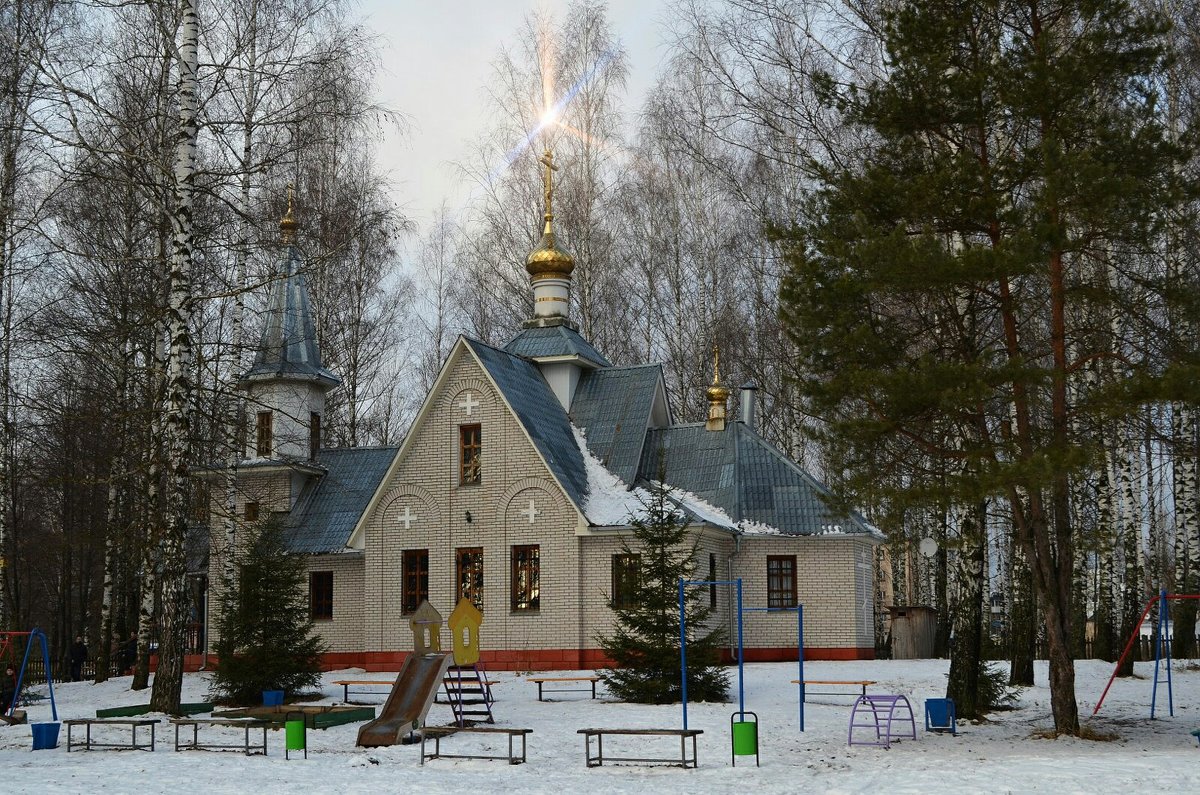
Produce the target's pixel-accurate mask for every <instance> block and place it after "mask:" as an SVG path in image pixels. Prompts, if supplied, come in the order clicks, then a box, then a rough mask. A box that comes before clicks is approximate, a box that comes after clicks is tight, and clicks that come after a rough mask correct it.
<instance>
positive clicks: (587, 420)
mask: <svg viewBox="0 0 1200 795" xmlns="http://www.w3.org/2000/svg"><path fill="white" fill-rule="evenodd" d="M661 379H662V366H661V365H657V364H649V365H640V366H637V367H608V368H605V369H603V370H591V371H588V372H585V373H583V375H582V376H580V379H579V386H578V387H576V389H575V398H574V400H572V401H571V421H572V422H574V423H575V425H576V426H577V427H579V428H582V429H583V431H584V434H585V436H586V439H587V446H588V450H590V451H591V453H592V455H594V456H595V457H596V458H597V459H598V460H599V461H600V463H601V464H603V465H604V466H605V467H607V468H608V470H609V471H610V472H612V473H613V474H614V475H616V476H617V477H619V478H620V479H621V480H623V481H625V482H626V483H633V482H634V481H635V480H636V479H637V474H638V465H639V464H640V462H641V458H642V446H643V443H644V442H645V441H646V428H648V427H649V426H650V413H651V411H652V410H653V408H654V395H655V391H656V390H657V389H658V384H659V382H660V380H661Z"/></svg>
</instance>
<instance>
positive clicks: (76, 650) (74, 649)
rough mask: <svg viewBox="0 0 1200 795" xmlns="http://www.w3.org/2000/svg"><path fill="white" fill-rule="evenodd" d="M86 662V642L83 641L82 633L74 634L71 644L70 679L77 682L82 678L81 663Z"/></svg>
mask: <svg viewBox="0 0 1200 795" xmlns="http://www.w3.org/2000/svg"><path fill="white" fill-rule="evenodd" d="M85 662H87V644H86V643H84V642H83V636H82V635H76V636H75V642H74V643H73V644H71V681H72V682H78V681H80V680H82V679H83V664H84V663H85Z"/></svg>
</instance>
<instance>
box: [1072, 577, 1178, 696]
mask: <svg viewBox="0 0 1200 795" xmlns="http://www.w3.org/2000/svg"><path fill="white" fill-rule="evenodd" d="M1168 599H1200V594H1179V593H1167V592H1166V591H1165V590H1164V591H1159V593H1158V596H1156V597H1154V598H1153V599H1151V600H1150V601H1148V602H1146V609H1145V610H1143V611H1142V615H1141V617H1140V618H1138V620H1137V623H1136V624H1134V625H1133V634H1132V635H1130V636H1129V641H1128V642H1127V643H1126V644H1125V651H1123V652H1121V657H1120V659H1118V660H1117V666H1116V668H1114V669H1113V672H1112V676H1110V677H1109V678H1108V684H1107V685H1105V686H1104V692H1103V693H1101V694H1100V700H1099V701H1097V702H1096V708H1095V709H1093V710H1092V715H1093V716H1094V715H1095V714H1096V713H1097V712H1099V711H1100V707H1101V706H1102V705H1103V704H1104V697H1105V696H1107V695H1108V689H1109V688H1110V687H1112V683H1113V680H1115V679H1116V678H1117V671H1119V670H1121V663H1123V662H1125V658H1126V657H1128V656H1129V651H1130V649H1132V648H1133V642H1134V641H1135V640H1137V637H1138V633H1139V632H1140V631H1141V628H1142V622H1143V621H1145V620H1146V616H1148V615H1150V608H1152V607H1154V605H1155V603H1156V602H1157V603H1158V606H1159V607H1158V624H1157V628H1156V631H1155V636H1156V637H1157V639H1158V642H1157V643H1155V644H1154V690H1153V691H1152V692H1151V695H1150V717H1151V718H1153V717H1154V709H1155V707H1156V706H1157V702H1158V683H1159V678H1160V677H1159V674H1160V672H1162V671H1163V670H1164V669H1165V671H1166V680H1167V709H1168V710H1169V714H1170V715H1171V716H1172V717H1174V715H1175V695H1174V692H1173V691H1172V689H1171V644H1170V643H1168V642H1167V636H1166V633H1165V632H1164V631H1163V630H1164V629H1165V628H1166V626H1167V600H1168ZM1164 662H1165V663H1166V665H1165V666H1164V665H1163V663H1164Z"/></svg>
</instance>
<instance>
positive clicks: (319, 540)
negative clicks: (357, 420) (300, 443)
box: [284, 447, 398, 554]
mask: <svg viewBox="0 0 1200 795" xmlns="http://www.w3.org/2000/svg"><path fill="white" fill-rule="evenodd" d="M397 449H398V448H396V447H347V448H338V449H333V450H322V451H321V453H320V455H319V457H318V463H319V464H320V465H321V466H322V467H324V469H325V470H326V471H325V474H324V475H322V476H321V477H319V478H314V479H312V480H310V481H309V483H308V485H307V486H305V488H304V490H303V491H302V492H301V493H300V497H299V499H298V500H297V501H296V505H295V507H294V508H293V509H292V512H291V514H290V516H289V517H288V520H287V529H286V530H285V533H284V538H285V542H286V543H287V546H288V549H290V550H291V551H292V552H298V553H307V554H323V553H328V552H341V551H342V550H344V549H345V548H346V543H347V542H348V541H349V540H350V534H351V533H352V532H353V531H354V527H355V525H357V524H358V520H359V518H360V517H361V516H362V514H363V511H365V510H366V508H367V503H369V502H370V501H371V497H372V496H373V495H374V494H375V490H376V489H377V488H378V487H379V484H380V482H381V481H382V480H383V478H384V475H386V474H387V470H388V467H389V466H390V465H391V463H392V460H393V459H394V458H395V457H396V451H397Z"/></svg>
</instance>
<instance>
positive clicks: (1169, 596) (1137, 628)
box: [1092, 593, 1200, 717]
mask: <svg viewBox="0 0 1200 795" xmlns="http://www.w3.org/2000/svg"><path fill="white" fill-rule="evenodd" d="M1159 599H1200V594H1194V593H1186V594H1184V593H1169V594H1163V595H1161V596H1156V597H1154V598H1153V599H1151V600H1150V601H1149V602H1146V609H1145V610H1143V611H1142V617H1141V618H1139V619H1138V620H1137V623H1136V624H1134V625H1133V634H1132V635H1130V636H1129V642H1128V643H1126V644H1125V651H1123V652H1121V659H1119V660H1117V665H1116V667H1115V668H1113V672H1112V676H1110V677H1108V684H1107V685H1105V686H1104V692H1103V693H1101V694H1100V700H1099V701H1097V702H1096V708H1095V709H1094V710H1092V717H1095V716H1096V713H1097V712H1099V711H1100V707H1102V706H1103V705H1104V697H1105V696H1107V695H1108V689H1109V688H1110V687H1112V683H1113V680H1114V679H1116V678H1117V671H1119V670H1121V663H1123V662H1125V658H1126V657H1127V656H1129V650H1130V649H1132V648H1133V642H1134V640H1136V639H1137V636H1138V632H1139V631H1140V630H1141V628H1142V622H1143V621H1145V620H1146V615H1147V614H1149V612H1150V608H1151V607H1154V603H1155V602H1157V601H1158V600H1159Z"/></svg>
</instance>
